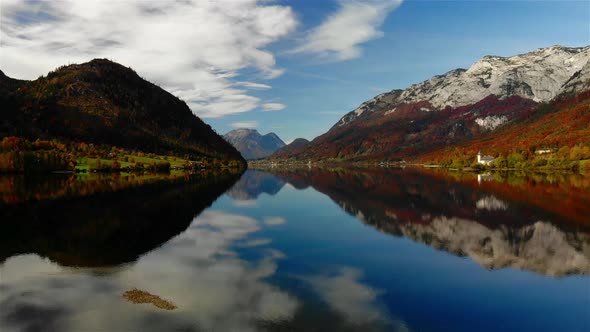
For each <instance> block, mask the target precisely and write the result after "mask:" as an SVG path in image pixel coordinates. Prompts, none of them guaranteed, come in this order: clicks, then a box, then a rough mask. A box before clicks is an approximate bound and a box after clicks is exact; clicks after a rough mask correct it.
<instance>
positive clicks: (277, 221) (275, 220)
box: [264, 217, 287, 226]
mask: <svg viewBox="0 0 590 332" xmlns="http://www.w3.org/2000/svg"><path fill="white" fill-rule="evenodd" d="M286 222H287V220H285V218H281V217H268V218H264V223H265V224H266V225H267V226H278V225H282V224H284V223H286Z"/></svg>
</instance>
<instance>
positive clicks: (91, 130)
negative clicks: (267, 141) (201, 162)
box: [0, 59, 243, 161]
mask: <svg viewBox="0 0 590 332" xmlns="http://www.w3.org/2000/svg"><path fill="white" fill-rule="evenodd" d="M0 104H1V105H2V111H1V112H0V137H6V136H17V137H22V138H26V139H31V140H35V139H58V140H63V141H66V142H85V143H93V144H108V145H111V146H117V147H122V148H126V149H130V150H139V151H143V152H153V153H160V154H169V153H174V154H176V155H189V156H210V157H214V158H220V159H226V160H241V161H243V159H242V157H241V156H240V154H239V152H238V151H237V150H236V149H235V148H234V147H233V146H231V145H230V144H228V143H227V142H226V141H225V140H223V139H222V138H221V137H220V136H219V135H217V134H216V133H215V132H214V131H213V130H212V129H211V127H210V126H209V125H207V124H205V123H204V122H203V121H201V119H199V118H198V117H197V116H195V115H194V114H193V113H192V111H191V110H190V109H189V107H188V106H187V105H186V104H185V103H184V102H183V101H181V100H180V99H178V98H176V97H175V96H173V95H172V94H170V93H168V92H166V91H165V90H163V89H161V88H160V87H158V86H157V85H154V84H152V83H150V82H148V81H146V80H144V79H142V78H141V77H140V76H139V75H138V74H137V73H136V72H135V71H133V70H132V69H130V68H127V67H124V66H122V65H120V64H117V63H114V62H111V61H109V60H106V59H95V60H92V61H90V62H88V63H83V64H74V65H69V66H64V67H61V68H58V69H57V70H55V71H53V72H50V73H49V74H48V75H47V76H42V77H39V78H38V79H36V80H34V81H24V80H15V79H12V78H9V77H7V76H6V75H4V73H2V72H0Z"/></svg>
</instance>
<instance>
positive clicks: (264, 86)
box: [236, 82, 272, 90]
mask: <svg viewBox="0 0 590 332" xmlns="http://www.w3.org/2000/svg"><path fill="white" fill-rule="evenodd" d="M236 85H241V86H243V87H246V88H249V89H258V90H267V89H271V88H272V87H271V86H270V85H267V84H262V83H255V82H237V83H236Z"/></svg>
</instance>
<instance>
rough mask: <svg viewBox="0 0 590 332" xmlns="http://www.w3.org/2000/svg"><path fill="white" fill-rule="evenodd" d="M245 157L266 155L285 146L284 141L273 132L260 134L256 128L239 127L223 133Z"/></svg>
mask: <svg viewBox="0 0 590 332" xmlns="http://www.w3.org/2000/svg"><path fill="white" fill-rule="evenodd" d="M223 138H224V139H225V140H226V141H228V142H229V143H230V144H231V145H233V146H234V147H235V148H236V149H238V151H240V153H241V154H242V156H243V157H244V158H245V159H259V158H264V157H268V156H270V155H271V154H273V153H274V152H275V151H277V150H278V149H280V148H282V147H284V146H285V142H283V140H281V139H280V137H279V136H277V134H275V133H268V134H266V135H260V133H259V132H258V131H257V130H256V129H246V128H240V129H235V130H232V131H230V132H229V133H227V134H225V135H223Z"/></svg>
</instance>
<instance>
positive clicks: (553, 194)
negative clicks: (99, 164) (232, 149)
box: [0, 168, 590, 332]
mask: <svg viewBox="0 0 590 332" xmlns="http://www.w3.org/2000/svg"><path fill="white" fill-rule="evenodd" d="M271 172H272V173H269V172H265V171H256V170H248V171H246V172H245V173H244V174H241V175H240V174H235V173H231V172H225V173H220V174H217V173H216V174H202V175H197V176H170V177H169V178H166V179H160V178H159V177H153V176H152V177H149V176H147V177H145V179H144V178H143V177H136V176H121V175H117V176H110V175H109V176H96V178H92V179H84V180H81V179H80V178H78V177H77V176H73V175H56V176H51V177H44V178H33V179H30V178H25V177H18V176H4V177H0V217H1V219H0V331H2V332H8V331H440V330H444V331H474V330H475V331H590V177H588V176H584V175H580V174H555V173H550V174H543V173H514V172H511V173H510V172H507V173H493V174H492V173H488V174H479V175H478V174H473V173H452V172H445V171H437V170H422V169H370V170H366V169H365V170H363V169H341V168H336V169H315V168H314V169H307V168H304V169H272V170H271ZM90 176H92V175H90ZM132 290H136V291H138V292H137V293H139V294H140V295H141V294H144V295H145V296H143V297H141V296H140V298H139V299H137V298H132V297H131V296H129V295H128V294H130V293H128V292H129V291H132ZM162 301H163V302H164V303H165V304H169V305H168V306H159V305H158V303H160V304H161V303H162ZM136 302H140V303H136ZM141 302H147V303H141ZM170 309H172V310H170Z"/></svg>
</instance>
